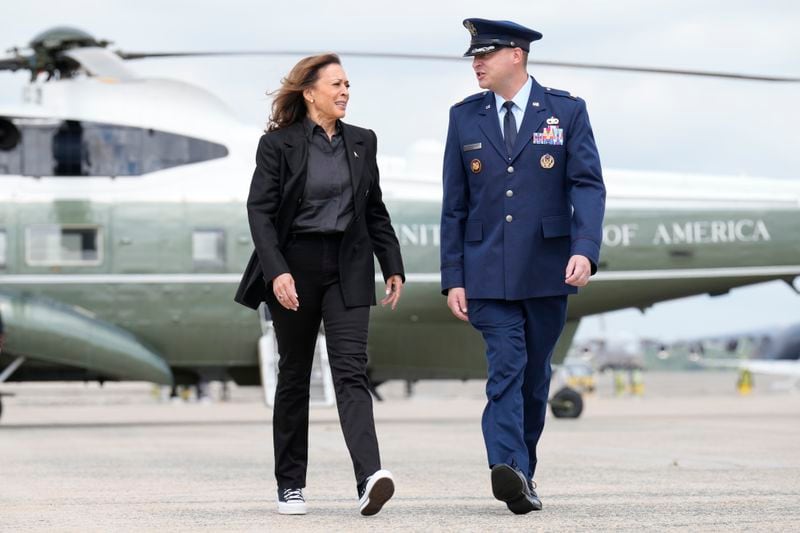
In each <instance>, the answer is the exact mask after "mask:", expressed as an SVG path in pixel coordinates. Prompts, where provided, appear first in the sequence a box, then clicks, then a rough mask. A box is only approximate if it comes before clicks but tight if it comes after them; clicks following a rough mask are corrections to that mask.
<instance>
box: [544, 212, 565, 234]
mask: <svg viewBox="0 0 800 533" xmlns="http://www.w3.org/2000/svg"><path fill="white" fill-rule="evenodd" d="M571 226H572V217H570V216H569V215H557V216H553V217H542V235H544V238H545V239H549V238H550V237H566V236H568V235H569V234H570V227H571Z"/></svg>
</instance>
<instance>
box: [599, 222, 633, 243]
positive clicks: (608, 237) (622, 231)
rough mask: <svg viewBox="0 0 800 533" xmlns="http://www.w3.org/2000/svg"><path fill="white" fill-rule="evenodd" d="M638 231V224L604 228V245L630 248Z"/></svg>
mask: <svg viewBox="0 0 800 533" xmlns="http://www.w3.org/2000/svg"><path fill="white" fill-rule="evenodd" d="M638 229H639V225H638V224H619V225H616V224H609V225H607V226H603V244H604V245H605V246H620V245H621V246H630V244H631V239H632V238H633V237H634V236H635V235H636V230H638Z"/></svg>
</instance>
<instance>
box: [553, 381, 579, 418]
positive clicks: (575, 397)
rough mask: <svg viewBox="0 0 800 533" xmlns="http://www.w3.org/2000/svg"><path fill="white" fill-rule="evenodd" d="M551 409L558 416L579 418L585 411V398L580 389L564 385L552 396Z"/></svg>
mask: <svg viewBox="0 0 800 533" xmlns="http://www.w3.org/2000/svg"><path fill="white" fill-rule="evenodd" d="M550 411H551V412H552V413H553V416H554V417H556V418H578V417H579V416H581V413H582V412H583V398H582V397H581V395H580V393H579V392H578V391H576V390H573V389H570V388H569V387H564V388H563V389H561V390H560V391H558V392H557V393H555V394H554V395H553V397H552V398H550Z"/></svg>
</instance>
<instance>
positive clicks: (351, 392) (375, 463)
mask: <svg viewBox="0 0 800 533" xmlns="http://www.w3.org/2000/svg"><path fill="white" fill-rule="evenodd" d="M349 87H350V83H349V81H348V80H347V76H346V74H345V72H344V70H343V69H342V66H341V63H340V61H339V58H338V56H336V55H335V54H324V55H319V56H313V57H307V58H305V59H303V60H301V61H300V62H299V63H297V65H295V66H294V68H293V69H292V71H291V72H290V73H289V75H288V76H287V77H286V78H285V79H284V80H283V81H282V87H281V88H280V89H279V90H278V91H277V93H276V95H275V98H274V101H273V104H272V115H271V116H270V121H269V126H268V131H267V133H266V134H265V135H263V136H262V137H261V141H260V142H259V145H258V152H257V154H256V170H255V173H254V174H253V181H252V183H251V186H250V196H249V197H248V200H247V213H248V217H249V221H250V231H251V233H252V236H253V241H254V243H255V248H256V249H255V253H254V254H253V257H251V259H250V263H249V264H248V266H247V270H246V271H245V274H244V277H243V279H242V283H241V285H240V287H239V291H238V292H237V295H236V300H237V301H238V302H240V303H242V304H244V305H248V306H250V307H253V308H256V307H258V305H259V303H260V302H261V301H262V300H263V301H266V303H267V306H268V307H269V311H270V313H271V315H272V320H273V324H274V327H275V334H276V337H277V340H278V351H279V353H280V361H279V363H278V368H279V373H278V386H277V390H276V392H275V409H274V412H273V439H274V445H275V477H276V478H277V482H278V511H279V512H280V513H283V514H305V512H306V503H305V499H304V497H303V492H302V489H303V488H304V487H305V483H306V469H307V459H308V400H309V380H310V375H311V364H312V360H313V355H314V346H315V343H316V338H317V331H318V329H319V325H320V320H321V321H322V323H323V324H324V327H325V334H326V338H327V346H328V356H329V362H330V367H331V372H332V374H333V381H334V388H335V391H336V403H337V406H338V409H339V418H340V421H341V425H342V431H343V433H344V438H345V442H346V443H347V447H348V449H349V451H350V456H351V458H352V460H353V468H354V470H355V475H356V483H357V491H358V495H359V509H360V512H361V514H363V515H371V514H375V513H377V512H378V511H380V509H381V507H382V506H383V504H384V503H386V501H387V500H388V499H389V498H391V496H392V494H393V493H394V481H393V479H392V476H391V474H390V473H389V472H388V471H387V470H383V469H382V468H381V464H380V456H379V453H378V441H377V438H376V435H375V423H374V420H373V416H372V398H371V396H370V393H369V390H368V379H367V353H366V349H367V327H368V322H369V312H370V306H371V305H375V303H376V302H375V267H374V260H373V253H374V255H375V256H377V258H378V261H379V262H380V265H381V270H382V271H383V274H384V279H385V281H386V297H385V298H384V299H383V300H382V301H381V303H382V304H383V305H391V307H392V309H394V308H395V307H396V305H397V302H398V300H399V299H400V294H401V291H402V288H403V282H404V281H405V277H404V272H403V261H402V259H401V256H400V246H399V244H398V241H397V237H396V236H395V233H394V230H393V229H392V226H391V221H390V219H389V214H388V212H387V211H386V207H385V206H384V204H383V200H382V198H381V189H380V185H379V183H378V165H377V161H376V158H375V153H376V149H377V138H376V137H375V133H373V132H372V131H371V130H367V129H363V128H359V127H356V126H351V125H349V124H345V123H344V122H342V121H341V119H342V118H343V117H344V116H345V112H346V109H347V103H348V99H349Z"/></svg>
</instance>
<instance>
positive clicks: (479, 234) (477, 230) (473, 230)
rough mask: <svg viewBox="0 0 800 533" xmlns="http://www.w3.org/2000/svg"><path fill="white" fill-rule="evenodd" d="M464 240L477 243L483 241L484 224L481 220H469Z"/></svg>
mask: <svg viewBox="0 0 800 533" xmlns="http://www.w3.org/2000/svg"><path fill="white" fill-rule="evenodd" d="M464 240H465V241H467V242H475V241H482V240H483V224H482V223H481V221H480V220H468V221H467V227H466V229H465V230H464Z"/></svg>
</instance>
